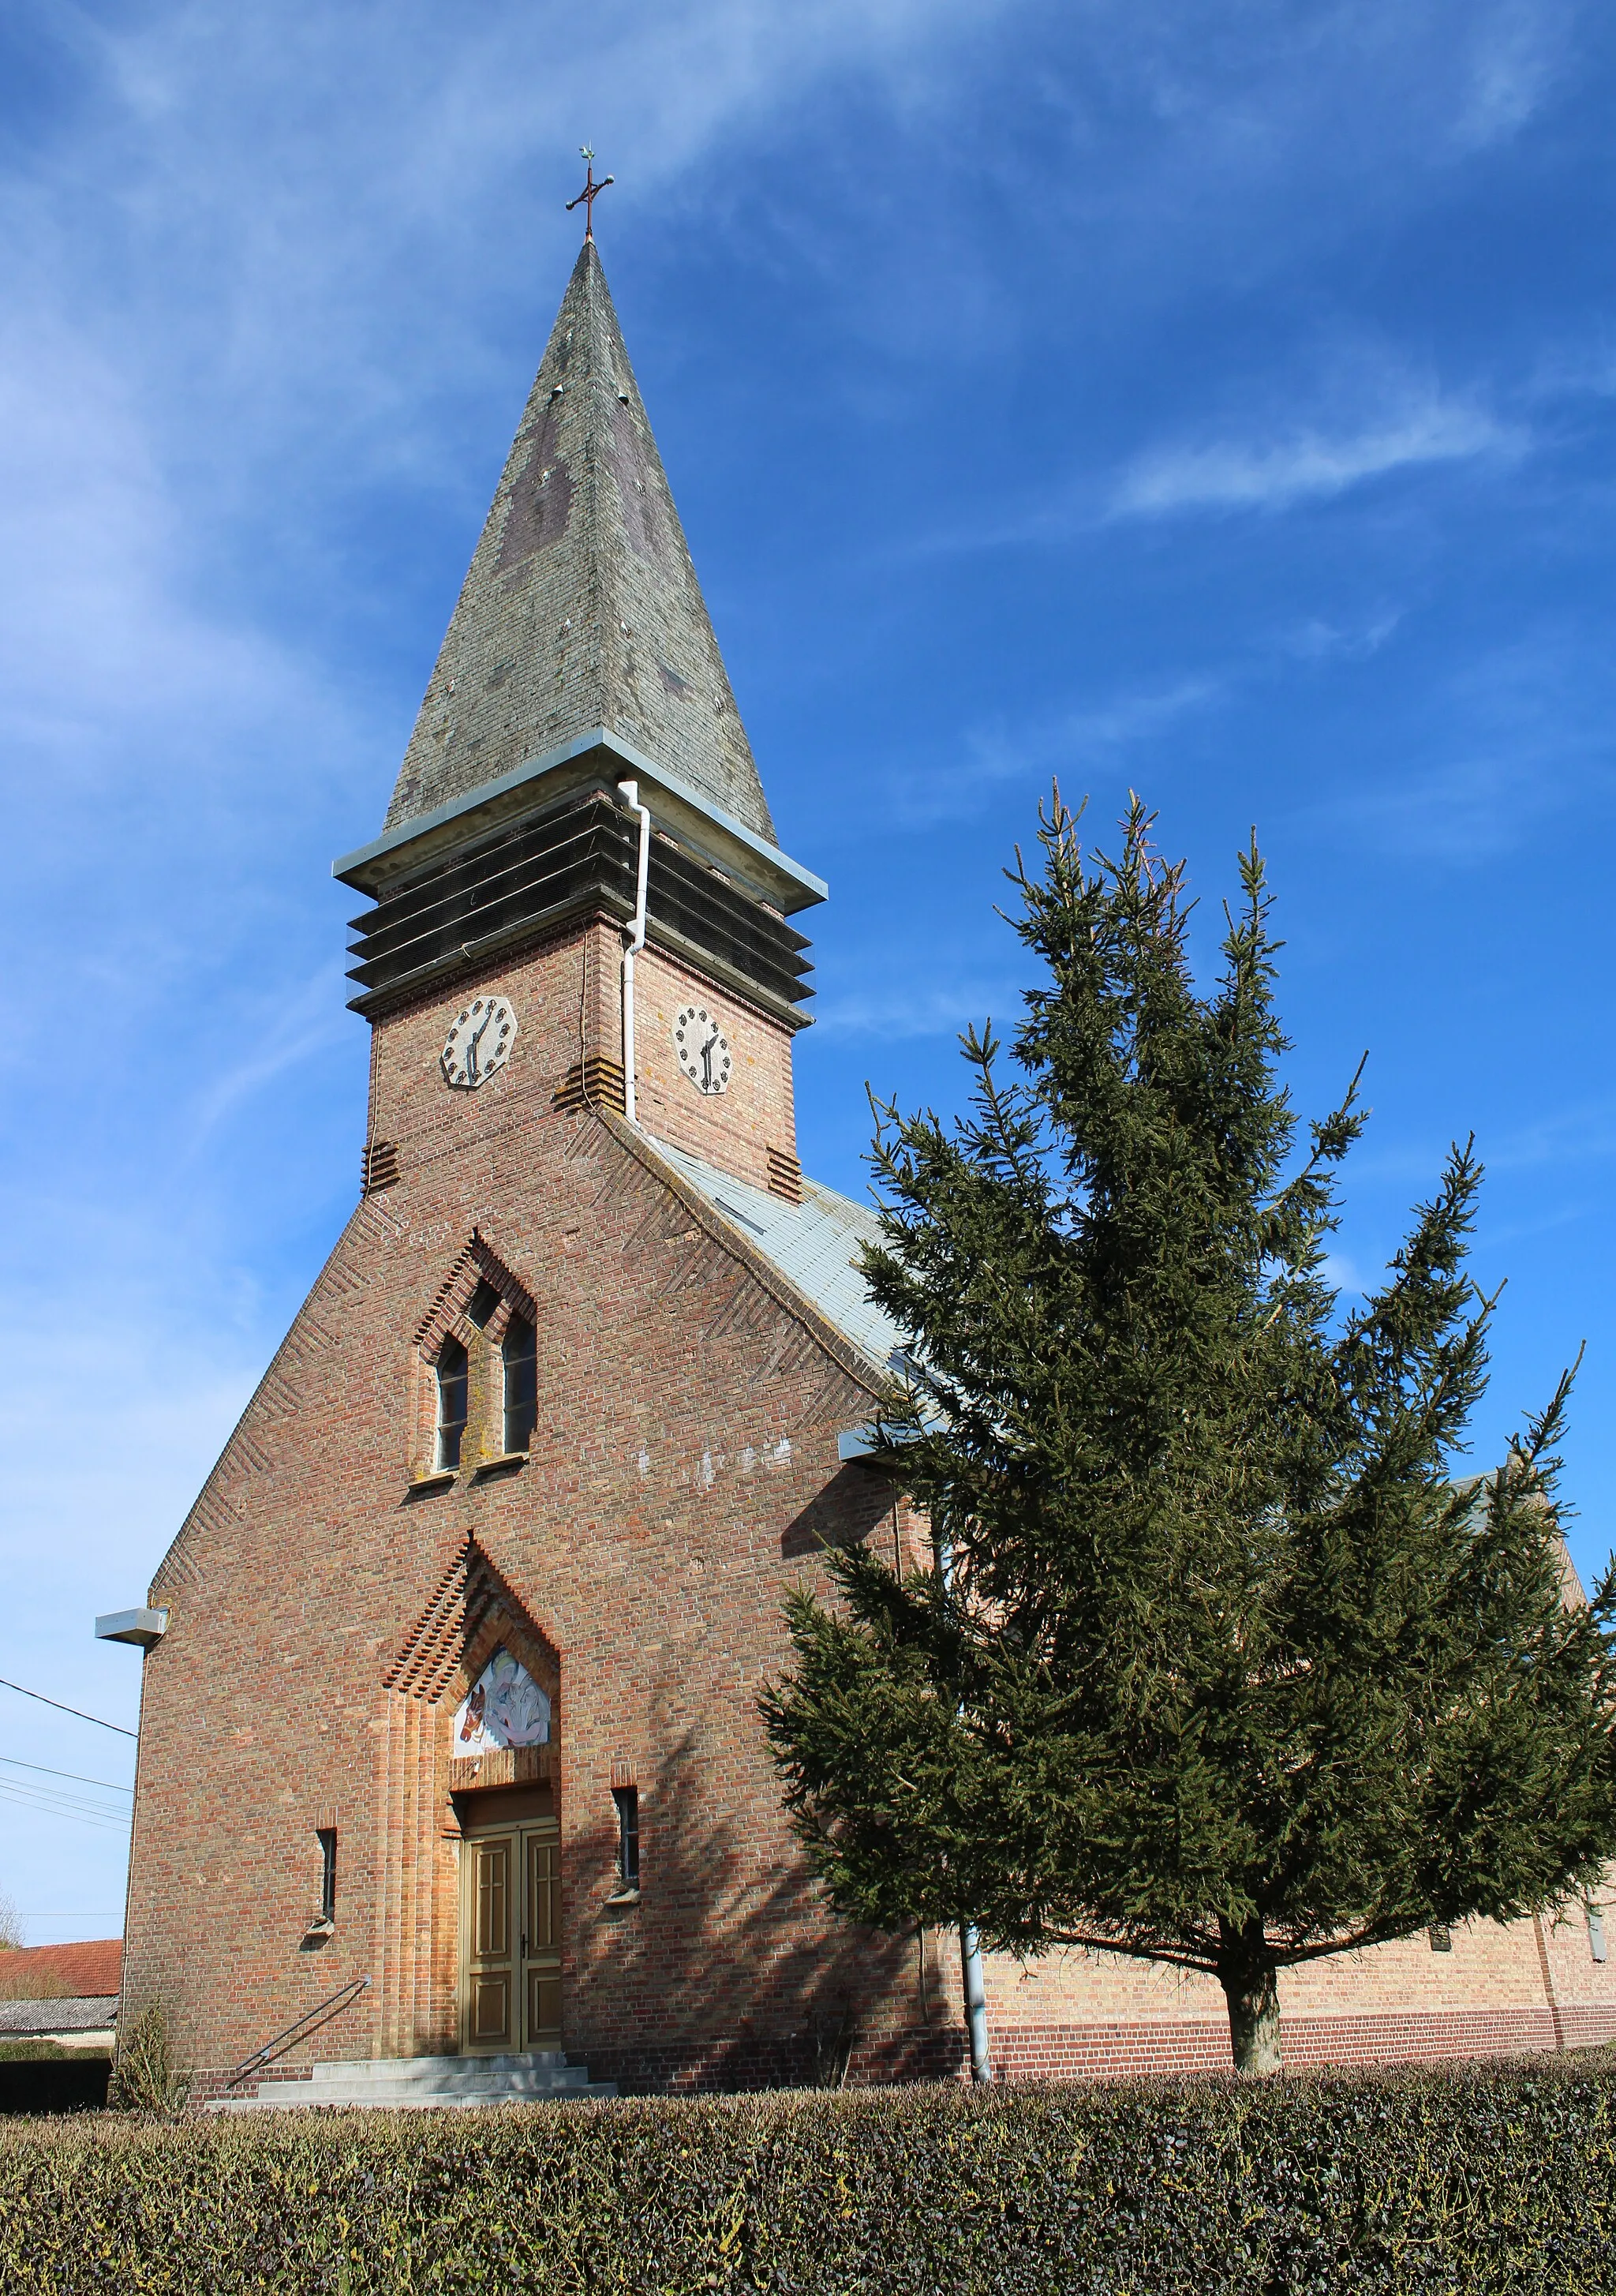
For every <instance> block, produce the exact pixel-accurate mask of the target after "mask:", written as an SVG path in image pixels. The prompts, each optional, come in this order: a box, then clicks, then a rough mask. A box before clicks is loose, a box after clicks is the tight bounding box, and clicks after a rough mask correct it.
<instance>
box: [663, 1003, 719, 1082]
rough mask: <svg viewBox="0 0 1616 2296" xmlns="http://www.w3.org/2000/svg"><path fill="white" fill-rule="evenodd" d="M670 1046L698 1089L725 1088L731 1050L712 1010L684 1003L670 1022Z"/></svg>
mask: <svg viewBox="0 0 1616 2296" xmlns="http://www.w3.org/2000/svg"><path fill="white" fill-rule="evenodd" d="M673 1050H674V1051H675V1052H676V1053H677V1054H678V1055H679V1065H680V1067H681V1069H682V1070H684V1072H685V1074H686V1076H688V1077H689V1078H690V1082H691V1083H692V1084H693V1085H694V1086H695V1087H696V1089H697V1091H698V1092H706V1093H714V1092H728V1090H729V1088H730V1069H731V1067H732V1066H733V1064H734V1054H732V1053H731V1052H730V1045H729V1039H728V1038H727V1037H725V1035H724V1033H723V1030H722V1029H721V1028H720V1027H719V1025H718V1015H717V1014H716V1013H709V1012H708V1010H707V1008H706V1005H686V1006H685V1008H684V1010H683V1011H682V1012H681V1013H680V1014H679V1015H678V1016H677V1018H676V1019H675V1021H674V1022H673Z"/></svg>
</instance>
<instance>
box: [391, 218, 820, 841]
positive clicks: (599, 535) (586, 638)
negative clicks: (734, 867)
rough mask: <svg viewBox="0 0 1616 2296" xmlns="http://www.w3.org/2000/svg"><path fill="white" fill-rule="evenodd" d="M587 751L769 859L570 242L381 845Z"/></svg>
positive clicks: (601, 297)
mask: <svg viewBox="0 0 1616 2296" xmlns="http://www.w3.org/2000/svg"><path fill="white" fill-rule="evenodd" d="M592 733H603V734H606V735H608V737H611V738H612V739H613V740H614V741H615V742H621V743H624V744H626V745H628V747H629V748H630V749H632V750H633V751H635V752H637V753H639V754H640V755H641V756H642V757H643V758H645V759H647V760H648V761H649V764H650V765H651V766H652V767H661V768H662V769H663V770H664V771H665V773H667V774H668V775H672V776H675V777H676V778H677V781H678V782H680V783H683V784H684V785H685V786H686V788H688V789H689V790H690V791H692V792H693V793H694V794H695V796H696V797H697V798H698V799H701V800H705V801H706V804H707V805H710V806H712V807H714V808H717V810H718V811H719V812H720V813H722V814H723V815H726V816H729V817H730V819H731V820H732V821H738V822H739V823H740V824H742V825H743V827H744V828H745V829H746V830H747V831H749V832H752V835H753V836H754V837H755V838H759V839H762V840H765V842H766V843H767V844H768V845H769V846H771V847H772V846H773V845H774V843H775V837H774V825H773V823H772V822H771V819H770V815H769V808H768V806H767V804H766V803H765V801H764V798H763V787H762V784H761V783H760V782H759V780H758V776H757V768H756V767H755V764H754V763H753V759H752V750H751V745H750V743H749V742H747V734H746V728H745V727H744V726H742V724H741V721H740V717H739V713H738V712H737V709H736V707H735V699H734V696H733V694H732V693H730V681H729V677H728V676H727V674H726V672H725V669H724V666H723V661H722V656H721V655H720V653H719V651H718V642H717V640H716V638H715V637H714V635H713V625H712V623H711V621H710V620H709V619H708V616H707V610H706V603H705V601H704V600H703V597H702V594H701V586H700V584H699V583H698V580H697V578H696V570H695V568H694V566H693V565H692V564H691V562H690V551H689V549H688V547H687V545H686V543H685V538H684V532H683V529H682V528H681V525H680V523H679V513H678V512H677V511H676V510H675V509H674V507H673V496H672V494H671V492H670V491H669V488H668V482H667V479H666V477H665V473H664V471H663V468H662V458H661V456H660V455H658V454H657V442H656V440H655V439H654V438H653V437H652V435H651V427H650V424H649V422H648V421H647V419H646V414H645V408H644V406H643V404H642V402H641V397H640V391H639V387H638V385H637V384H636V382H635V381H634V375H633V368H632V367H631V366H630V365H629V359H628V353H627V351H626V350H625V349H624V342H623V335H622V331H621V329H620V328H619V326H618V324H617V316H616V312H615V311H614V309H613V308H612V299H611V296H610V294H609V292H608V289H607V284H606V275H605V272H604V271H603V270H602V268H601V265H600V253H599V250H598V249H597V248H596V245H595V242H594V240H593V239H592V238H587V239H585V241H584V245H583V247H582V249H581V250H580V251H579V255H578V260H577V263H576V265H575V267H574V270H573V275H572V278H571V280H570V282H569V283H568V285H567V292H566V294H565V296H564V297H563V298H562V301H561V307H560V310H559V313H558V315H557V317H556V323H555V326H554V329H553V330H552V332H551V338H550V343H549V347H548V348H547V349H546V351H545V353H544V357H543V363H542V364H541V365H540V367H539V372H538V375H537V378H536V380H535V383H534V386H533V389H532V392H531V393H530V395H529V397H528V400H527V405H526V409H525V410H524V413H523V415H522V421H521V424H520V426H519V428H518V431H517V434H516V439H515V442H514V444H513V445H512V447H511V449H510V456H509V458H508V460H507V462H506V464H505V469H504V472H503V475H502V478H501V480H500V483H499V486H498V488H497V489H496V490H495V493H494V503H493V506H492V507H491V509H490V511H489V512H488V517H487V521H486V524H485V526H484V528H483V532H482V538H481V540H480V541H479V542H478V544H477V552H476V554H475V556H474V557H473V559H472V561H471V567H470V570H469V573H468V574H467V576H466V580H465V585H464V586H463V588H462V589H461V594H460V601H459V603H458V604H457V605H456V607H455V610H454V614H453V619H452V620H451V622H450V624H449V629H448V634H447V635H446V636H445V639H444V643H443V647H442V650H441V652H439V654H438V657H437V668H436V669H435V670H434V671H433V673H432V678H431V682H430V684H429V685H428V688H427V694H426V699H425V701H423V702H422V704H421V709H420V717H418V718H417V720H416V724H415V731H414V733H413V734H412V737H411V741H410V745H409V748H408V750H406V751H405V754H404V765H403V768H402V770H401V771H400V774H399V776H398V783H397V786H396V789H395V790H394V792H393V801H392V804H391V806H390V807H389V808H388V818H387V831H388V833H389V838H390V839H396V837H397V835H398V832H401V831H404V830H407V828H408V827H409V825H410V824H413V823H415V822H418V821H420V820H421V819H422V817H423V816H438V815H439V814H440V812H441V809H442V808H445V807H452V808H456V809H458V808H459V807H460V806H461V805H462V804H464V803H465V802H466V801H467V800H468V799H472V798H473V797H474V793H475V792H477V791H479V790H482V789H484V788H486V787H487V786H488V785H489V784H491V783H501V782H503V781H505V780H506V779H507V777H509V776H510V775H516V774H518V773H520V772H522V771H523V769H524V768H527V767H531V766H532V765H533V764H534V762H535V760H538V759H540V758H545V757H547V756H553V755H555V754H556V753H557V752H559V751H561V750H566V749H567V748H568V747H569V746H570V745H573V744H575V743H577V742H580V741H581V740H582V739H583V738H584V736H586V735H588V734H592Z"/></svg>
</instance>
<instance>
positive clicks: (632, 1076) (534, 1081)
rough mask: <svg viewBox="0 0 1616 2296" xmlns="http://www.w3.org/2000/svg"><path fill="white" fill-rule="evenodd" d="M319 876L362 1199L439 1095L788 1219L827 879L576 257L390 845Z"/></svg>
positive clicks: (591, 262)
mask: <svg viewBox="0 0 1616 2296" xmlns="http://www.w3.org/2000/svg"><path fill="white" fill-rule="evenodd" d="M335 873H336V875H337V876H338V877H339V879H340V880H341V881H343V882H344V883H346V884H348V885H352V886H353V887H355V890H358V891H360V892H362V893H363V894H365V895H366V896H368V898H370V900H371V903H372V904H373V906H371V907H370V908H369V909H367V910H366V911H365V913H364V914H363V915H362V916H360V917H357V918H355V921H354V930H355V933H356V934H357V936H358V938H357V939H355V942H354V943H353V946H352V954H353V955H354V957H355V965H354V968H353V971H352V973H351V974H350V978H351V979H352V980H354V981H355V984H356V986H357V991H358V993H357V994H356V995H355V996H354V997H353V999H352V1000H351V1001H352V1005H353V1009H354V1010H355V1012H358V1013H363V1015H364V1016H365V1017H366V1018H367V1019H368V1020H369V1021H371V1023H372V1026H373V1029H374V1031H375V1058H374V1062H373V1070H372V1093H371V1122H370V1132H369V1136H368V1140H367V1145H366V1152H365V1185H366V1189H367V1192H370V1191H375V1190H379V1189H381V1188H385V1187H388V1186H390V1185H392V1184H393V1182H394V1181H395V1180H396V1178H397V1177H399V1176H400V1173H401V1171H403V1170H407V1169H408V1167H409V1165H410V1162H411V1160H412V1158H419V1157H420V1156H422V1155H433V1154H436V1153H437V1152H440V1151H441V1148H442V1146H443V1143H442V1142H441V1141H437V1140H435V1139H434V1138H433V1130H434V1111H436V1112H437V1118H438V1119H439V1122H440V1124H441V1115H442V1111H443V1109H444V1100H443V1097H442V1095H443V1092H444V1087H445V1086H447V1087H449V1088H450V1095H451V1099H452V1100H453V1101H454V1102H460V1103H469V1102H472V1101H474V1100H475V1101H478V1102H481V1101H483V1100H484V1097H485V1094H484V1087H487V1089H488V1095H489V1097H491V1098H492V1099H493V1101H494V1103H496V1104H502V1103H504V1102H506V1101H507V1100H510V1098H511V1097H512V1096H515V1097H516V1098H518V1099H519V1100H520V1102H521V1103H522V1104H523V1106H524V1108H525V1110H526V1112H527V1113H528V1114H529V1115H532V1116H536V1115H538V1114H539V1113H540V1112H542V1111H543V1110H544V1109H546V1108H548V1109H550V1110H552V1111H562V1112H565V1111H569V1110H573V1109H577V1108H582V1107H584V1106H587V1105H604V1106H607V1107H610V1108H612V1109H615V1110H616V1111H618V1112H619V1113H621V1114H627V1115H629V1116H631V1117H632V1118H633V1120H634V1121H635V1122H636V1123H637V1124H639V1125H640V1126H641V1128H643V1129H644V1130H646V1131H647V1132H648V1133H649V1134H650V1135H651V1136H653V1137H654V1138H656V1139H658V1140H660V1141H663V1142H665V1143H666V1144H670V1145H672V1146H673V1147H675V1148H677V1149H680V1150H681V1151H683V1152H686V1153H687V1154H690V1155H691V1156H694V1157H696V1158H698V1159H699V1160H701V1161H702V1162H704V1163H706V1164H707V1165H708V1166H711V1167H714V1168H715V1169H717V1170H719V1171H722V1172H728V1173H730V1174H731V1175H732V1176H733V1177H736V1178H739V1179H741V1180H745V1181H747V1182H748V1183H750V1184H751V1185H755V1186H757V1187H760V1188H767V1189H770V1190H771V1191H772V1192H773V1193H775V1194H777V1195H781V1196H784V1197H786V1198H787V1199H788V1201H796V1198H797V1196H798V1195H799V1194H800V1189H801V1175H800V1168H799V1166H798V1163H797V1157H796V1119H795V1113H794V1107H793V1100H792V1086H791V1043H792V1038H793V1037H794V1036H795V1034H796V1030H797V1029H800V1028H802V1027H804V1026H805V1025H806V1021H807V1015H806V1013H805V1012H804V1004H805V1001H806V999H807V998H808V997H809V996H811V994H812V990H811V989H810V988H809V986H808V983H807V980H806V975H807V973H808V972H809V971H810V967H809V965H808V964H807V962H806V958H805V954H804V953H805V951H806V948H807V946H808V944H807V942H806V940H805V939H804V937H803V935H802V934H801V933H800V932H798V931H796V927H795V925H794V924H793V923H792V922H791V920H792V918H793V917H795V916H796V914H797V913H798V912H800V911H801V910H803V909H804V908H806V907H808V906H811V905H812V903H814V902H816V901H820V900H822V899H823V898H825V891H826V889H825V887H824V885H823V884H822V883H821V882H820V880H819V879H818V878H817V877H815V876H814V875H813V874H812V873H811V872H810V871H808V870H806V869H804V868H803V867H801V866H800V865H798V864H797V863H796V862H795V861H792V860H790V859H789V858H788V857H787V856H786V855H785V854H784V853H782V852H781V850H780V849H779V845H778V844H777V842H776V840H775V836H774V825H773V823H772V821H771V817H770V814H769V808H768V805H767V802H766V801H765V799H764V797H763V787H762V784H761V783H760V781H759V779H758V775H757V768H756V766H755V763H754V761H753V757H752V750H751V745H750V743H749V742H748V741H747V733H746V728H745V726H743V725H742V723H741V719H740V715H739V711H738V710H737V709H736V706H735V698H734V695H733V693H731V691H730V681H729V676H728V675H727V673H726V671H725V669H724V666H723V660H722V655H721V654H720V652H719V649H718V643H717V640H716V638H715V637H714V633H713V626H712V623H711V620H710V619H709V617H708V614H707V610H706V603H705V601H704V599H703V597H702V594H701V587H700V585H699V583H698V580H697V578H696V570H695V568H694V566H693V564H692V563H691V560H690V550H689V548H688V546H687V545H686V542H685V538H684V533H683V529H681V525H680V522H679V514H678V512H677V511H676V510H675V508H674V506H673V496H672V493H671V492H670V490H669V488H668V482H667V479H666V476H665V472H664V471H663V467H662V458H661V456H660V455H659V454H658V453H657V442H656V440H655V439H654V437H653V436H652V433H651V427H650V424H649V421H648V419H647V416H646V412H645V407H644V404H643V402H642V400H641V396H640V390H639V386H638V384H637V383H636V381H635V380H634V374H633V368H632V366H631V365H630V364H629V358H628V353H627V351H626V349H625V348H624V341H623V335H622V332H621V329H620V328H619V326H618V324H617V317H616V312H615V311H614V309H613V307H612V301H611V296H610V294H609V292H608V288H607V284H606V275H605V273H604V271H603V270H602V268H601V264H600V254H599V251H598V250H597V248H596V246H595V242H594V241H593V239H592V238H589V239H586V240H585V241H584V246H583V249H582V250H581V251H580V253H579V256H578V260H577V263H576V265H575V267H574V270H573V275H572V278H571V280H570V281H569V283H568V285H567V292H566V294H565V295H564V297H563V298H562V301H561V307H560V310H559V313H558V314H557V317H556V322H555V325H554V328H553V329H552V331H551V337H550V342H549V345H548V347H547V348H546V350H545V353H544V357H543V361H542V363H541V365H540V367H539V371H538V374H537V377H536V378H535V382H534V386H533V389H532V391H531V392H530V394H529V396H528V399H527V404H526V408H525V409H524V411H523V415H522V420H521V423H520V425H519V427H518V430H517V434H516V438H515V440H514V442H513V443H512V446H511V448H510V455H509V456H508V458H507V460H506V463H505V468H504V471H503V473H502V477H501V480H500V482H499V486H498V488H496V490H495V493H494V501H493V504H492V506H491V508H490V510H489V512H488V516H487V520H486V523H485V525H484V528H483V532H482V536H481V538H480V540H479V541H478V544H477V551H476V553H475V555H474V556H473V558H472V561H471V565H470V569H469V572H468V573H467V576H466V579H465V583H464V586H463V587H462V588H461V595H460V599H459V602H458V603H457V605H456V607H455V610H454V613H453V619H451V621H450V624H449V628H448V632H447V634H446V635H445V639H444V643H443V646H442V649H441V651H440V652H439V654H438V658H437V667H436V668H435V669H434V671H433V673H432V677H431V680H430V682H429V684H428V688H427V693H426V698H425V700H424V701H422V703H421V707H420V716H419V717H418V718H417V720H416V724H415V730H414V732H413V734H412V737H411V740H410V744H409V747H408V749H407V750H406V752H405V755H404V765H403V767H402V769H401V771H400V773H399V776H398V783H397V786H396V789H395V791H394V792H393V799H392V803H391V805H390V806H389V808H388V816H387V821H386V824H385V825H384V828H383V830H382V833H381V834H380V837H378V838H376V839H374V840H372V841H371V843H370V844H368V845H364V846H362V847H361V848H360V849H358V850H357V851H356V852H353V853H349V854H347V855H345V856H344V857H343V858H342V859H341V860H339V862H338V863H337V864H336V865H335ZM496 1005H497V1008H498V1009H497V1014H496V1015H495V1017H494V1019H493V1021H490V1020H489V1017H488V1016H489V1015H490V1014H491V1013H494V1008H495V1006H496ZM496 1052H497V1054H498V1057H497V1059H495V1058H494V1054H496ZM428 1078H429V1080H430V1081H431V1083H432V1084H434V1085H435V1087H436V1090H435V1092H433V1093H432V1094H431V1095H430V1096H429V1097H428V1096H427V1095H424V1093H423V1090H422V1087H424V1086H425V1085H426V1084H427V1083H428ZM456 1120H457V1119H450V1121H451V1123H452V1124H453V1122H454V1121H456Z"/></svg>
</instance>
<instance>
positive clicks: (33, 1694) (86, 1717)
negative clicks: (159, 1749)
mask: <svg viewBox="0 0 1616 2296" xmlns="http://www.w3.org/2000/svg"><path fill="white" fill-rule="evenodd" d="M0 1690H14V1691H16V1692H17V1693H19V1694H20V1696H21V1697H23V1698H37V1700H38V1701H39V1703H40V1704H41V1706H53V1707H54V1708H55V1709H56V1711H57V1712H58V1714H71V1715H74V1716H76V1717H77V1718H78V1720H79V1721H80V1722H94V1725H95V1726H96V1728H97V1729H98V1730H116V1731H117V1733H118V1736H119V1737H120V1738H138V1737H139V1736H140V1732H139V1731H138V1730H126V1729H125V1728H124V1726H123V1724H122V1723H121V1722H103V1721H102V1718H101V1717H100V1715H99V1714H86V1712H85V1710H84V1709H83V1708H82V1707H80V1706H64V1705H63V1704H62V1702H61V1699H60V1698H47V1697H46V1696H45V1693H44V1691H43V1690H24V1689H23V1687H22V1685H21V1684H20V1682H8V1681H7V1680H6V1678H5V1677H4V1675H3V1674H0Z"/></svg>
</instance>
